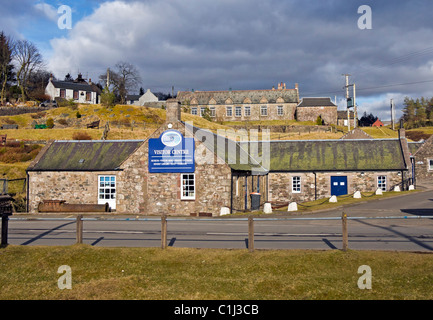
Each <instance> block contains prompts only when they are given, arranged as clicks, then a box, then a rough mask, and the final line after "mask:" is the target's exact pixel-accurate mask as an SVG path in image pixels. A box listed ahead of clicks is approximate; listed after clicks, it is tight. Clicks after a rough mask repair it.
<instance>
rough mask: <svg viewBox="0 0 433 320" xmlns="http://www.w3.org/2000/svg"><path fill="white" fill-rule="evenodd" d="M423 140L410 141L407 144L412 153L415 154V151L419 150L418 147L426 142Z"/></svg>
mask: <svg viewBox="0 0 433 320" xmlns="http://www.w3.org/2000/svg"><path fill="white" fill-rule="evenodd" d="M424 142H425V141H423V142H412V141H410V142H408V143H407V145H408V147H409V151H410V153H411V154H412V155H415V153H416V152H417V151H418V149H419V148H420V147H421V146H422V145H423V144H424Z"/></svg>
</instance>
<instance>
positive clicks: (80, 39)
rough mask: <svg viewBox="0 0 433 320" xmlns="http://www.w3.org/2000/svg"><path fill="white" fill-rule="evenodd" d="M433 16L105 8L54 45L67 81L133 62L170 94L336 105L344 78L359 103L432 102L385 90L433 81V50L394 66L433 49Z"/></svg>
mask: <svg viewBox="0 0 433 320" xmlns="http://www.w3.org/2000/svg"><path fill="white" fill-rule="evenodd" d="M94 2H97V1H94ZM363 4H367V5H370V6H371V8H372V11H373V29H372V30H360V29H358V27H357V20H358V18H359V16H360V15H359V14H358V13H357V9H358V7H359V6H360V5H363ZM131 8H133V10H132V11H131ZM431 9H433V4H432V3H431V1H429V0H422V1H417V3H416V5H414V4H413V2H412V4H411V3H410V2H408V1H331V0H328V1H258V0H248V1H247V0H240V1H228V0H223V1H147V2H134V1H128V2H124V5H120V3H117V2H114V3H113V2H110V3H106V2H101V7H100V8H99V9H97V10H96V11H95V12H94V14H92V15H90V16H88V17H86V18H85V19H84V20H82V21H78V22H77V23H76V24H75V26H74V30H72V32H71V33H70V35H69V36H68V37H66V38H64V39H55V40H53V41H52V45H53V50H54V54H53V58H52V59H51V66H52V68H53V69H54V71H55V72H57V73H58V76H59V77H62V76H63V74H62V73H66V72H69V70H76V69H77V68H79V69H80V70H83V71H84V70H87V71H88V72H89V74H93V75H92V77H97V76H98V75H99V74H100V73H103V72H104V70H105V68H106V67H108V66H113V65H114V64H115V63H116V62H117V61H118V60H127V61H129V62H131V63H133V64H135V65H136V66H137V67H138V68H139V69H140V70H141V76H142V78H143V82H144V83H143V86H145V87H150V88H154V89H156V90H164V89H165V90H167V91H168V90H170V88H171V86H172V85H174V86H175V87H176V88H177V89H179V90H184V89H191V88H195V89H197V90H220V89H227V88H228V87H232V88H233V89H259V88H260V89H264V88H270V87H272V85H276V84H277V82H280V81H284V82H286V83H287V84H288V86H289V87H293V86H294V83H299V85H300V90H301V91H300V92H301V95H303V93H305V94H307V93H311V94H314V93H320V94H321V95H324V96H331V97H334V95H335V94H337V95H339V96H341V95H343V94H344V91H343V89H342V86H343V84H344V79H343V77H342V76H341V74H342V73H350V74H352V80H353V81H356V83H357V87H359V88H360V91H359V94H360V97H362V96H364V97H365V98H367V97H370V96H376V95H380V94H384V93H386V92H398V93H399V94H402V95H404V94H421V93H422V94H426V93H427V94H428V93H430V95H433V92H432V91H431V90H429V89H428V86H429V84H420V85H419V86H416V87H417V88H418V89H419V90H418V89H417V88H414V87H413V86H409V85H408V86H398V87H394V88H383V89H380V88H377V87H380V86H383V85H387V84H393V83H407V82H415V81H417V80H425V79H429V78H431V79H433V74H432V72H431V71H432V68H431V65H429V61H433V50H432V51H431V52H428V51H426V52H424V54H421V55H418V56H416V55H412V56H410V55H409V56H408V57H407V59H403V60H401V61H399V60H395V58H396V57H401V56H404V55H407V54H409V53H411V52H416V51H421V50H423V49H425V48H427V47H429V46H431V44H430V41H429V39H430V38H431V32H432V29H433V22H432V20H431V19H430V17H429V16H430V12H431V11H432V10H431ZM110 10H111V11H110ZM74 48H75V50H74ZM76 48H79V50H76ZM392 62H397V63H392ZM66 69H69V70H66ZM56 70H57V71H56ZM362 88H373V89H370V90H362Z"/></svg>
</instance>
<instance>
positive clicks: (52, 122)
mask: <svg viewBox="0 0 433 320" xmlns="http://www.w3.org/2000/svg"><path fill="white" fill-rule="evenodd" d="M53 127H54V120H53V118H48V119H47V128H50V129H52V128H53Z"/></svg>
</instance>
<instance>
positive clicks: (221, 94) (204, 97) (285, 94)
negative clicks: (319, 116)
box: [177, 89, 299, 105]
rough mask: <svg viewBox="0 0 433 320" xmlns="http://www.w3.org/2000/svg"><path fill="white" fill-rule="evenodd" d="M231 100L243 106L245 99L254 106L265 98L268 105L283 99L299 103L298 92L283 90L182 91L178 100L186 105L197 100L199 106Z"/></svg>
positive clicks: (286, 101)
mask: <svg viewBox="0 0 433 320" xmlns="http://www.w3.org/2000/svg"><path fill="white" fill-rule="evenodd" d="M229 98H230V99H231V100H232V101H233V104H243V103H244V101H245V99H249V100H251V103H252V104H259V103H261V102H260V101H261V100H262V99H263V98H264V99H266V100H267V101H268V103H277V99H278V98H282V99H283V100H284V102H285V103H299V96H298V90H296V89H281V90H277V89H275V90H231V91H230V90H229V91H194V92H190V91H180V92H178V94H177V99H178V100H179V101H180V102H181V103H182V104H185V103H187V102H188V101H189V102H191V101H192V100H193V99H196V100H197V102H198V104H199V105H203V104H204V105H207V104H210V101H211V99H214V100H215V101H216V104H217V105H219V104H221V105H224V104H226V100H227V99H229Z"/></svg>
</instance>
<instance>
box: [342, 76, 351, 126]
mask: <svg viewBox="0 0 433 320" xmlns="http://www.w3.org/2000/svg"><path fill="white" fill-rule="evenodd" d="M343 76H344V77H346V86H345V87H344V88H346V104H347V101H348V99H349V76H350V74H343ZM347 131H348V132H349V131H350V109H349V106H348V105H347Z"/></svg>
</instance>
